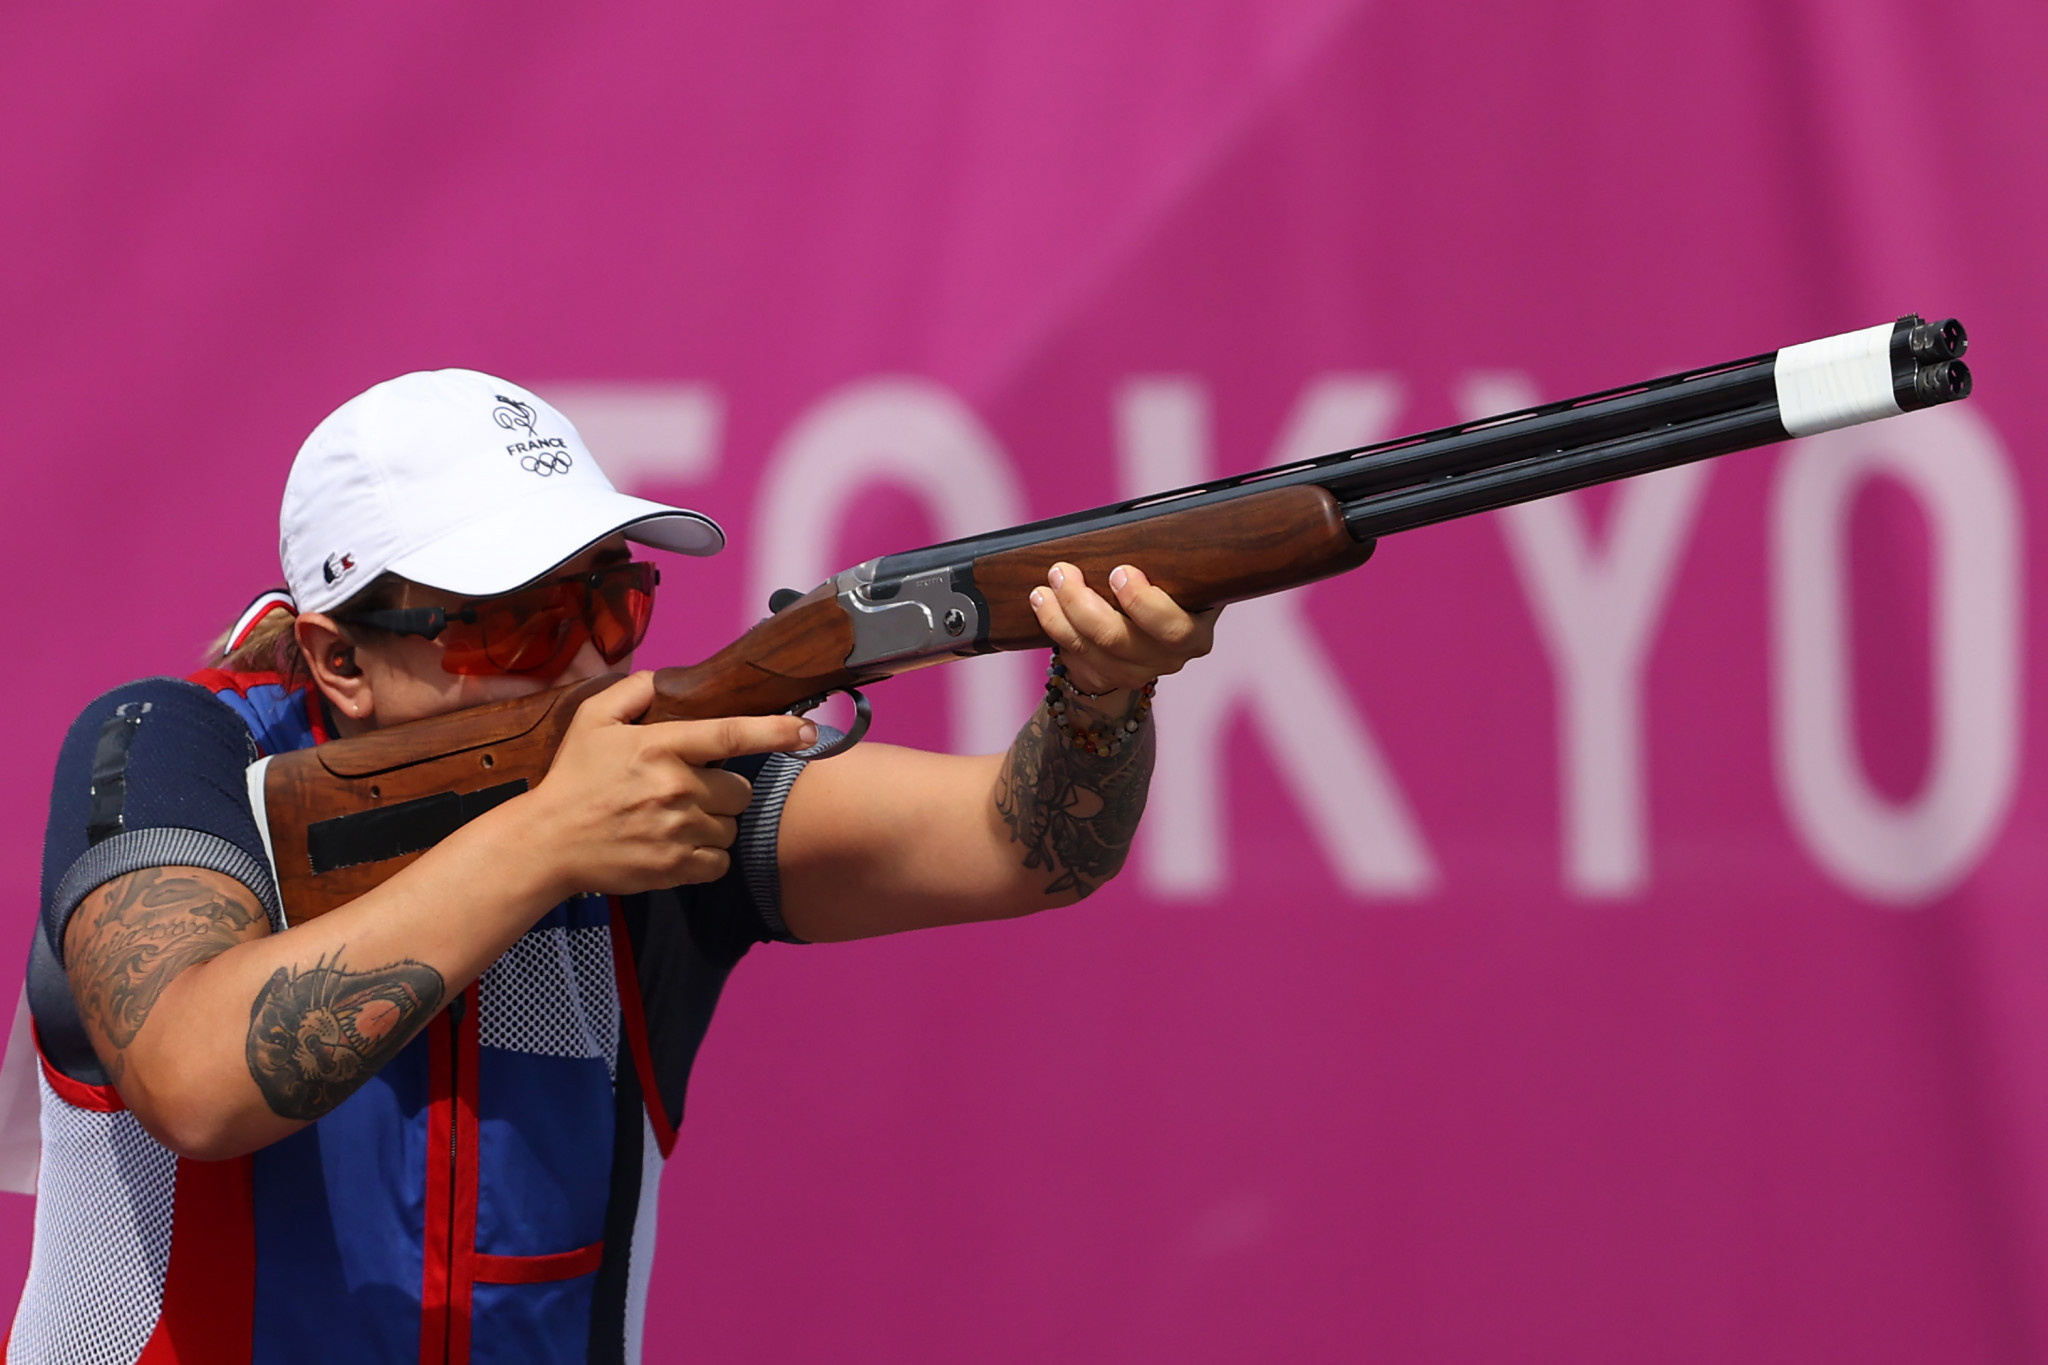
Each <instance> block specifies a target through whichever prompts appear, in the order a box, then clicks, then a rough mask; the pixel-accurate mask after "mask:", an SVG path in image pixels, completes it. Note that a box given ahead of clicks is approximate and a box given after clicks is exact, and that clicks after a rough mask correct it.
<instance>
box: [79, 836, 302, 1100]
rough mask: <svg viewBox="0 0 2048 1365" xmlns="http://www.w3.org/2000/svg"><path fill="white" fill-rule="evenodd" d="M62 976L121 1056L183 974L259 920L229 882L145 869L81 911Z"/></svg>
mask: <svg viewBox="0 0 2048 1365" xmlns="http://www.w3.org/2000/svg"><path fill="white" fill-rule="evenodd" d="M76 918H77V919H82V920H83V921H84V923H82V924H76V923H75V924H74V926H73V933H72V934H67V938H73V937H75V943H76V946H75V948H74V949H73V950H72V951H71V952H70V953H69V954H68V956H67V966H68V968H69V971H68V973H67V975H68V976H69V977H70V979H71V991H72V994H73V995H74V996H75V997H76V998H77V1000H78V1008H79V1012H80V1013H81V1014H83V1015H84V1016H85V1019H86V1022H87V1023H89V1024H91V1025H92V1026H93V1027H94V1028H95V1029H97V1030H98V1032H99V1034H100V1036H101V1037H102V1038H104V1039H105V1040H106V1042H107V1044H108V1045H109V1046H110V1047H111V1048H112V1049H113V1053H114V1055H113V1056H112V1057H111V1058H108V1059H107V1066H108V1070H109V1071H110V1072H112V1073H113V1074H114V1076H115V1077H116V1078H117V1079H118V1078H119V1076H120V1074H121V1071H122V1070H123V1058H122V1052H123V1050H125V1049H126V1048H127V1047H128V1045H129V1044H131V1043H133V1042H134V1041H135V1035H136V1034H137V1033H140V1032H141V1031H142V1026H143V1024H145V1023H147V1022H148V1020H149V1014H150V1011H151V1010H153V1009H154V1008H156V1002H157V1001H158V999H160V998H161V997H162V995H163V993H164V988H165V987H167V986H169V985H170V984H171V982H172V981H174V980H176V979H177V977H178V974H179V973H180V972H183V971H184V970H185V969H186V968H187V967H191V966H195V965H196V964H198V963H201V962H205V961H207V960H208V959H210V958H215V957H218V956H220V955H221V954H222V953H224V952H226V951H227V950H228V949H230V948H232V947H234V946H235V945H236V944H237V943H240V942H241V941H242V940H243V939H244V938H246V937H248V931H249V930H250V929H251V928H252V927H253V926H255V925H256V924H258V923H259V922H263V921H264V915H263V911H262V909H261V908H260V907H259V906H257V905H256V903H255V898H254V897H253V896H251V895H250V894H249V892H248V891H246V890H245V889H243V888H242V887H240V886H239V885H237V884H236V883H235V882H233V881H232V880H231V879H229V878H227V877H225V876H222V875H220V874H219V873H213V872H205V871H202V870H200V869H197V868H182V867H146V868H141V869H139V870H137V871H134V872H130V873H128V874H127V875H126V876H122V877H116V878H115V879H114V880H113V881H111V882H108V883H107V884H106V885H105V886H103V887H101V888H99V889H98V890H97V891H94V892H93V893H92V895H91V896H89V897H88V898H87V899H86V901H85V903H84V904H82V905H80V906H79V908H78V910H77V912H76Z"/></svg>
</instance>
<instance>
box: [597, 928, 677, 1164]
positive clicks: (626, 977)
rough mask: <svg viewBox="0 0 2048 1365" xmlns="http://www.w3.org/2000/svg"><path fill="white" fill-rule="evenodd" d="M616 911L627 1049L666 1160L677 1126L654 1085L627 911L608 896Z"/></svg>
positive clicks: (616, 959)
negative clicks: (631, 1056) (627, 923)
mask: <svg viewBox="0 0 2048 1365" xmlns="http://www.w3.org/2000/svg"><path fill="white" fill-rule="evenodd" d="M605 899H607V900H608V901H610V902H611V907H612V973H613V975H615V976H616V977H617V978H618V983H619V1013H620V1014H622V1015H624V1016H625V1020H626V1045H627V1047H628V1048H629V1049H631V1051H632V1053H633V1071H634V1074H635V1075H637V1076H639V1078H640V1100H641V1103H642V1104H643V1105H644V1106H645V1107H646V1109H647V1121H648V1123H650V1124H652V1125H653V1127H654V1144H655V1146H657V1147H659V1148H661V1154H662V1156H663V1157H664V1158H666V1157H667V1156H668V1155H669V1153H671V1152H673V1151H674V1150H675V1146H676V1126H675V1125H674V1124H673V1123H670V1122H669V1118H668V1109H667V1108H666V1107H665V1106H664V1105H663V1104H662V1102H661V1091H660V1090H658V1089H656V1088H655V1085H654V1053H653V1051H652V1050H651V1049H650V1048H649V1047H648V1046H647V1011H646V1009H645V1008H643V1007H642V1006H641V1004H640V968H639V966H638V964H637V963H635V962H634V960H633V936H632V935H631V934H628V933H627V932H626V911H625V907H624V906H622V905H620V904H619V898H618V897H617V896H607V897H606V898H605Z"/></svg>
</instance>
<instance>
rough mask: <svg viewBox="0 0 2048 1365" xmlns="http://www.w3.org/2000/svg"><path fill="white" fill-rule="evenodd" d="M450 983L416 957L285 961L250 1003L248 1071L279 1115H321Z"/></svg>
mask: <svg viewBox="0 0 2048 1365" xmlns="http://www.w3.org/2000/svg"><path fill="white" fill-rule="evenodd" d="M446 990H447V983H446V982H444V981H443V980H442V979H441V974H440V973H439V972H437V971H435V970H434V969H433V968H432V967H429V966H428V965H427V964H426V963H424V962H414V961H412V960H411V959H409V958H408V959H404V960H401V961H398V962H393V963H390V964H388V965H386V966H383V967H375V968H372V969H371V970H369V971H367V972H352V971H348V970H347V969H345V968H344V967H343V966H342V965H341V955H340V953H339V952H337V953H336V954H335V956H334V958H333V959H332V960H328V959H322V960H321V961H318V962H315V963H314V964H313V965H312V966H311V967H308V968H306V969H304V970H297V969H293V968H285V967H280V968H278V970H277V971H276V972H275V973H274V974H273V975H272V976H271V978H270V980H269V981H267V982H265V983H264V985H263V989H262V990H260V991H258V992H256V1002H255V1004H254V1005H252V1006H251V1007H250V1010H249V1048H248V1055H249V1075H250V1076H252V1077H253V1078H254V1079H255V1081H256V1088H257V1089H259V1090H261V1091H262V1092H263V1099H264V1102H265V1103H267V1104H268V1105H269V1106H270V1108H271V1111H272V1112H273V1113H275V1114H277V1115H278V1116H279V1117H281V1118H288V1119H305V1120H312V1119H317V1118H319V1117H320V1116H321V1115H323V1114H325V1113H327V1112H328V1111H329V1110H331V1109H333V1108H334V1106H336V1105H337V1104H340V1103H341V1102H342V1101H343V1100H345V1099H347V1098H348V1097H349V1096H350V1095H352V1094H354V1093H355V1090H356V1087H357V1086H359V1085H361V1084H362V1083H363V1082H364V1081H366V1080H368V1079H369V1078H370V1077H371V1076H372V1075H374V1074H375V1073H376V1071H377V1069H378V1068H379V1067H381V1066H383V1065H384V1064H385V1063H386V1062H388V1061H390V1060H391V1059H392V1058H393V1057H394V1056H396V1055H397V1054H398V1050H399V1049H400V1048H402V1047H404V1046H405V1044H406V1042H407V1040H409V1039H410V1038H411V1037H412V1035H413V1034H414V1033H415V1032H417V1031H418V1030H419V1028H420V1026H421V1025H423V1024H425V1023H426V1022H427V1020H429V1019H431V1018H432V1017H433V1015H434V1011H435V1010H437V1009H439V1008H440V1007H441V998H442V996H443V995H444V994H446Z"/></svg>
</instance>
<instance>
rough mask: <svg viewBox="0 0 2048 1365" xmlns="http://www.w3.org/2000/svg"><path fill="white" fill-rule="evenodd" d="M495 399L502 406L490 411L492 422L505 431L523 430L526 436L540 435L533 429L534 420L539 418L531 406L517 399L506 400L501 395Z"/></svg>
mask: <svg viewBox="0 0 2048 1365" xmlns="http://www.w3.org/2000/svg"><path fill="white" fill-rule="evenodd" d="M496 398H497V400H498V402H500V403H501V404H503V405H504V406H502V407H498V408H494V409H492V410H491V420H492V421H494V422H496V423H497V424H498V425H499V426H501V427H503V428H505V430H507V431H520V430H524V431H525V432H526V434H527V435H528V436H538V435H539V434H540V433H539V432H537V431H535V430H534V429H533V422H534V418H536V417H537V416H539V414H538V413H536V412H535V411H534V410H533V404H531V403H522V402H520V401H519V400H518V399H517V398H507V397H506V396H505V395H504V394H502V393H501V394H497V395H496Z"/></svg>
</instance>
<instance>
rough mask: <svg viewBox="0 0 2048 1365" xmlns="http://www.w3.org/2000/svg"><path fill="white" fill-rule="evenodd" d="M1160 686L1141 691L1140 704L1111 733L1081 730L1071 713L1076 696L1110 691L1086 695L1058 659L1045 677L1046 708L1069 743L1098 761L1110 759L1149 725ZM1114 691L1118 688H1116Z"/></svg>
mask: <svg viewBox="0 0 2048 1365" xmlns="http://www.w3.org/2000/svg"><path fill="white" fill-rule="evenodd" d="M1158 686H1159V684H1158V682H1157V681H1156V680H1155V681H1153V682H1148V683H1146V684H1145V685H1144V686H1143V687H1141V688H1139V689H1138V704H1137V705H1136V706H1135V707H1133V708H1132V709H1131V713H1130V715H1128V716H1126V717H1124V719H1123V720H1122V721H1121V722H1120V723H1119V724H1118V725H1117V726H1116V727H1115V728H1114V729H1112V730H1110V731H1109V733H1107V734H1103V733H1102V732H1100V731H1096V730H1083V729H1080V728H1078V727H1077V726H1076V725H1075V724H1074V721H1073V717H1072V716H1071V714H1069V710H1068V704H1069V699H1070V698H1072V697H1106V696H1108V695H1109V693H1108V692H1083V691H1082V690H1081V689H1080V688H1078V687H1076V686H1074V682H1073V679H1071V678H1069V677H1068V676H1067V666H1066V665H1065V664H1063V663H1061V662H1060V661H1059V658H1058V657H1057V656H1055V657H1054V658H1053V661H1052V666H1051V667H1050V668H1048V669H1047V670H1046V674H1045V709H1046V710H1047V711H1048V712H1049V713H1051V715H1052V722H1053V724H1055V725H1057V726H1059V727H1060V729H1061V730H1063V731H1065V732H1066V736H1067V740H1068V742H1069V743H1071V744H1072V745H1073V746H1074V747H1075V748H1076V749H1079V750H1080V751H1081V752H1082V753H1084V754H1093V755H1094V756H1095V757H1097V758H1108V757H1109V756H1110V755H1111V754H1114V753H1115V752H1117V750H1119V749H1121V748H1123V747H1124V741H1126V740H1128V739H1129V738H1130V737H1131V736H1133V735H1135V734H1137V733H1138V731H1139V730H1140V729H1141V728H1142V727H1143V726H1144V724H1145V717H1146V716H1147V715H1148V714H1150V713H1151V710H1152V693H1153V691H1154V690H1155V689H1156V688H1157V687H1158ZM1112 690H1114V689H1112Z"/></svg>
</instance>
